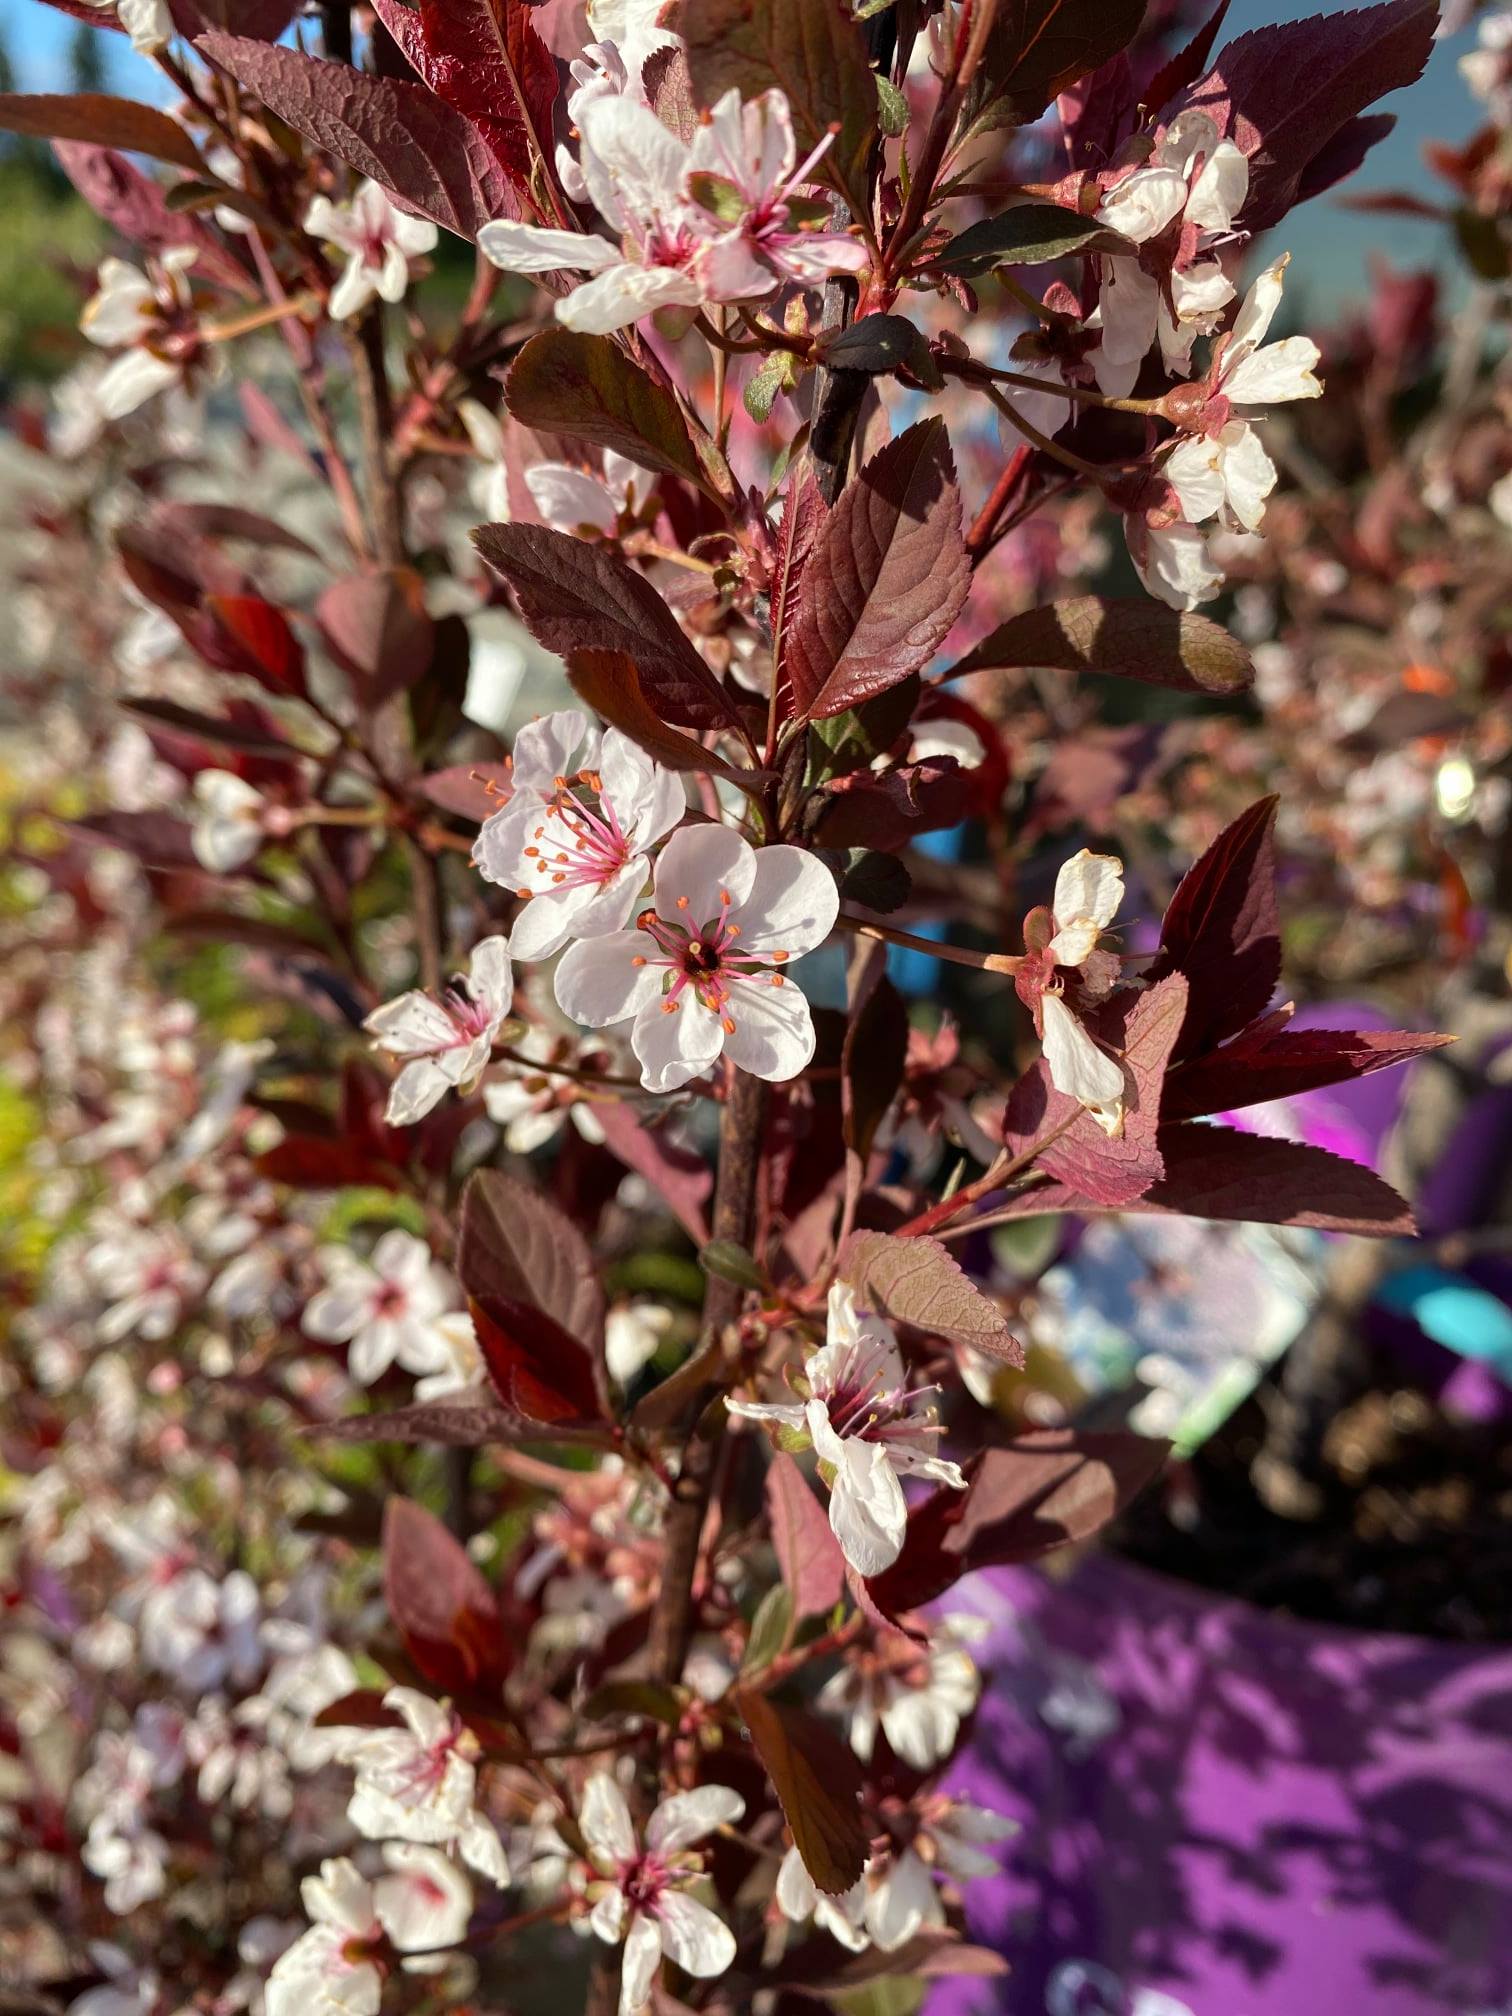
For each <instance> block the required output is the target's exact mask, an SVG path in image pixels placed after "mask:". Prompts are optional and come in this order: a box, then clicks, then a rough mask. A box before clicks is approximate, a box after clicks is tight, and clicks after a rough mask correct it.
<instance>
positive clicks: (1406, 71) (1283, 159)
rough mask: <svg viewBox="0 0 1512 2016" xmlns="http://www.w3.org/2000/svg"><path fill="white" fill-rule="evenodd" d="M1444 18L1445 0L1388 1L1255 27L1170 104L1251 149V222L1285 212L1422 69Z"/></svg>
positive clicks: (1259, 225) (1258, 226)
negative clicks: (1358, 123) (1361, 122)
mask: <svg viewBox="0 0 1512 2016" xmlns="http://www.w3.org/2000/svg"><path fill="white" fill-rule="evenodd" d="M1437 21H1438V5H1437V0H1384V4H1382V5H1380V6H1375V7H1361V8H1353V9H1343V10H1340V11H1338V12H1335V13H1331V14H1316V15H1312V16H1310V17H1309V18H1308V19H1307V20H1305V21H1288V22H1284V23H1279V24H1277V25H1275V26H1271V27H1266V28H1255V29H1252V30H1251V31H1250V32H1249V34H1247V35H1241V36H1240V37H1239V38H1238V40H1237V41H1234V42H1231V43H1229V44H1228V46H1227V47H1226V48H1224V49H1222V50H1220V51H1219V53H1218V60H1217V62H1216V63H1215V64H1214V65H1213V68H1212V70H1211V71H1210V72H1209V73H1208V75H1207V76H1206V77H1204V78H1203V79H1202V80H1201V82H1200V83H1198V84H1196V85H1194V86H1193V88H1192V89H1191V90H1190V91H1189V92H1188V93H1187V94H1186V95H1185V96H1184V97H1183V98H1181V99H1178V100H1177V101H1176V103H1175V104H1173V105H1172V106H1171V108H1170V109H1171V113H1172V116H1173V117H1174V116H1176V114H1177V113H1179V112H1181V111H1183V110H1185V109H1187V108H1188V107H1190V106H1198V107H1200V108H1201V109H1202V110H1203V111H1204V112H1206V113H1207V114H1208V115H1209V117H1210V118H1211V119H1212V120H1213V121H1214V123H1215V124H1216V125H1217V128H1218V131H1219V133H1220V134H1221V135H1224V136H1226V137H1227V138H1228V139H1231V140H1233V141H1234V142H1235V144H1236V145H1237V146H1238V147H1239V148H1240V149H1241V150H1242V152H1243V153H1245V154H1246V155H1247V156H1248V157H1249V164H1250V185H1249V194H1248V196H1247V197H1246V198H1245V203H1244V223H1245V228H1246V229H1247V230H1250V231H1263V230H1264V229H1265V228H1266V227H1267V226H1268V225H1271V224H1274V223H1276V222H1277V220H1278V219H1279V218H1281V217H1282V216H1284V215H1285V213H1286V212H1287V211H1288V210H1289V209H1290V208H1291V207H1292V205H1293V204H1294V203H1295V202H1296V201H1297V200H1298V197H1299V194H1300V191H1301V188H1302V185H1303V183H1304V182H1305V181H1306V179H1307V178H1308V176H1309V173H1310V171H1312V169H1313V167H1314V164H1315V163H1316V162H1317V161H1318V159H1319V157H1320V156H1322V155H1324V153H1325V151H1326V150H1327V149H1328V148H1329V147H1330V146H1331V144H1332V143H1333V142H1334V141H1335V140H1336V139H1337V138H1338V136H1339V135H1341V134H1342V133H1343V132H1344V129H1345V128H1346V127H1348V126H1349V125H1350V124H1351V122H1352V121H1353V120H1354V119H1355V117H1356V115H1357V114H1359V113H1361V112H1363V111H1364V110H1365V108H1366V106H1368V105H1371V104H1374V102H1375V101H1376V99H1378V98H1382V97H1384V96H1385V95H1386V93H1387V92H1388V91H1397V90H1400V89H1401V88H1402V87H1403V86H1404V85H1407V84H1411V83H1413V82H1414V81H1415V80H1416V79H1417V78H1418V77H1420V76H1421V75H1422V72H1423V66H1424V65H1425V64H1426V63H1427V61H1428V57H1429V55H1430V53H1431V51H1432V48H1433V32H1434V28H1435V26H1436V25H1437ZM1356 165H1357V164H1356Z"/></svg>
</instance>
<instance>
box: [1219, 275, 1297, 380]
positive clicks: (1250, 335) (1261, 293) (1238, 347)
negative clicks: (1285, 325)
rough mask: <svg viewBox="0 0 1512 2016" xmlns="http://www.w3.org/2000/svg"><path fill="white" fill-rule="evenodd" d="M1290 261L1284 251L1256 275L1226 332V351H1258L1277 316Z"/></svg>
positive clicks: (1231, 352) (1241, 352)
mask: <svg viewBox="0 0 1512 2016" xmlns="http://www.w3.org/2000/svg"><path fill="white" fill-rule="evenodd" d="M1290 264H1291V254H1290V253H1289V252H1287V253H1283V255H1282V256H1281V258H1279V259H1277V260H1276V261H1275V262H1274V264H1273V265H1270V266H1267V267H1266V269H1265V271H1264V272H1263V273H1259V274H1257V275H1256V276H1255V279H1254V280H1253V281H1252V282H1251V284H1250V287H1249V290H1248V292H1247V293H1246V294H1245V297H1244V299H1243V301H1242V302H1241V303H1240V306H1239V313H1238V314H1237V315H1236V316H1235V317H1234V326H1233V329H1232V330H1231V332H1230V334H1229V351H1230V354H1231V355H1232V354H1233V353H1234V352H1239V353H1240V354H1243V353H1245V352H1248V351H1252V350H1258V349H1259V347H1260V345H1261V344H1262V343H1263V342H1264V341H1265V338H1266V333H1267V331H1268V330H1269V328H1270V325H1271V323H1272V322H1273V321H1274V320H1275V319H1276V310H1277V309H1278V308H1279V307H1280V306H1281V293H1282V289H1283V287H1284V286H1285V284H1286V269H1287V267H1288V266H1289V265H1290Z"/></svg>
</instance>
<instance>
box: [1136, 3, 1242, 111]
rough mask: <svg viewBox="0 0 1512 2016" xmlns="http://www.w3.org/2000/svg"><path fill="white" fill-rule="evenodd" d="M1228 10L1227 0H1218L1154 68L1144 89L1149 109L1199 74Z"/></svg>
mask: <svg viewBox="0 0 1512 2016" xmlns="http://www.w3.org/2000/svg"><path fill="white" fill-rule="evenodd" d="M1228 11H1229V0H1218V5H1217V6H1216V7H1215V8H1214V9H1213V11H1212V13H1211V14H1210V15H1209V16H1208V19H1207V22H1206V25H1205V26H1203V27H1201V28H1199V29H1198V30H1197V33H1196V34H1195V35H1194V36H1193V37H1192V39H1191V41H1190V42H1188V43H1186V44H1185V45H1184V47H1182V48H1180V49H1178V50H1177V51H1176V54H1175V55H1174V56H1173V57H1172V58H1171V60H1170V61H1169V62H1168V63H1166V64H1165V65H1163V67H1162V68H1161V69H1159V70H1157V71H1156V73H1155V75H1154V76H1153V77H1152V78H1151V79H1150V81H1149V83H1148V84H1147V85H1146V86H1145V89H1144V94H1143V95H1144V102H1145V104H1146V105H1148V106H1149V107H1150V108H1151V110H1152V111H1154V112H1159V111H1161V110H1162V108H1163V107H1164V105H1165V103H1166V100H1167V99H1168V98H1174V97H1175V96H1176V93H1177V92H1178V91H1185V89H1186V87H1187V86H1188V84H1195V83H1196V81H1197V79H1198V78H1199V77H1200V76H1201V75H1202V72H1203V67H1204V65H1205V64H1206V63H1207V60H1208V58H1209V56H1211V55H1212V53H1213V44H1214V43H1215V42H1216V41H1217V39H1218V30H1219V29H1220V28H1221V27H1222V26H1223V20H1224V16H1225V15H1226V14H1227V13H1228Z"/></svg>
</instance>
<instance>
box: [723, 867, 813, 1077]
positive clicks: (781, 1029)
mask: <svg viewBox="0 0 1512 2016" xmlns="http://www.w3.org/2000/svg"><path fill="white" fill-rule="evenodd" d="M825 879H826V880H828V879H829V878H828V876H826V878H825ZM831 887H833V883H832V884H831ZM773 979H775V980H777V981H780V982H781V985H778V986H774V985H772V984H770V982H768V981H767V980H766V979H765V978H764V977H763V976H762V975H760V974H753V975H751V976H750V977H749V978H745V979H741V980H739V981H737V982H736V984H735V985H734V986H733V987H732V988H731V990H730V998H729V1003H728V1007H727V1011H726V1013H727V1019H728V1020H729V1021H730V1022H733V1023H734V1025H735V1026H734V1027H733V1028H732V1029H729V1028H727V1029H726V1030H725V1032H724V1048H725V1050H726V1052H727V1053H728V1054H729V1056H730V1057H731V1058H732V1059H733V1060H734V1062H735V1063H736V1064H738V1065H739V1066H740V1068H741V1070H742V1071H749V1072H750V1074H751V1076H752V1077H753V1078H765V1079H766V1080H767V1081H768V1082H769V1083H772V1084H781V1083H784V1082H785V1081H786V1080H788V1079H789V1078H796V1077H797V1076H798V1074H799V1073H800V1072H801V1071H803V1070H804V1069H805V1068H806V1067H807V1065H808V1063H809V1061H810V1059H811V1058H812V1057H813V1054H814V1042H815V1038H814V1018H813V1016H812V1014H811V1013H810V1011H809V1004H808V1001H807V999H806V998H805V995H804V992H803V989H802V988H801V987H798V986H795V985H794V984H793V982H792V981H791V980H783V978H782V975H781V974H780V973H779V974H775V975H773Z"/></svg>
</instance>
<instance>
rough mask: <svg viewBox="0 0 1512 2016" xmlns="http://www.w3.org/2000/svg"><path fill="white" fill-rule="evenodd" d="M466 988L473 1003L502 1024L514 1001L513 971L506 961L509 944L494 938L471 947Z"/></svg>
mask: <svg viewBox="0 0 1512 2016" xmlns="http://www.w3.org/2000/svg"><path fill="white" fill-rule="evenodd" d="M467 987H468V992H469V993H470V994H471V995H472V997H473V999H474V1001H476V1002H477V1003H478V1005H479V1006H480V1007H482V1008H485V1009H487V1011H488V1013H489V1014H490V1015H491V1016H492V1017H494V1019H495V1022H496V1023H497V1022H502V1021H503V1020H504V1017H505V1016H506V1015H507V1014H508V1013H509V1009H510V1004H511V1002H512V1001H513V999H514V971H513V968H512V967H511V965H510V960H509V940H508V939H507V938H505V937H502V936H499V935H495V936H494V937H492V938H484V939H482V940H480V942H479V943H478V944H476V945H475V946H474V947H473V951H472V958H471V959H470V960H469V961H468V967H467Z"/></svg>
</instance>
